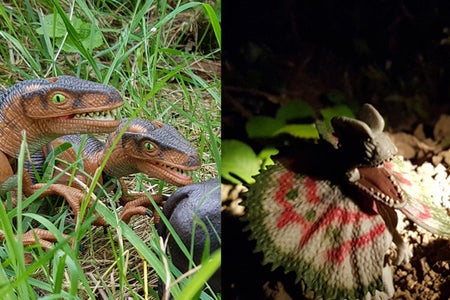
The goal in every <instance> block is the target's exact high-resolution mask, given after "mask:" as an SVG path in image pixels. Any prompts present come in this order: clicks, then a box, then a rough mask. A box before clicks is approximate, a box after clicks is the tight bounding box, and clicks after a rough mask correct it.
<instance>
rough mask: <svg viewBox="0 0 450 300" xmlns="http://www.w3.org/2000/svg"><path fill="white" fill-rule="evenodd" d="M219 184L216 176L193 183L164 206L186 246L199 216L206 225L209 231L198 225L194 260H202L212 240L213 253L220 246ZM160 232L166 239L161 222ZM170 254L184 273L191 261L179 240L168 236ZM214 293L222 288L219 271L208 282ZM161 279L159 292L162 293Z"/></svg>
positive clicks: (172, 196) (188, 246) (178, 192)
mask: <svg viewBox="0 0 450 300" xmlns="http://www.w3.org/2000/svg"><path fill="white" fill-rule="evenodd" d="M220 201H221V200H220V184H219V181H218V180H217V179H210V180H208V181H205V182H200V183H194V184H191V185H188V186H184V187H182V188H180V189H178V190H177V191H176V192H174V193H173V194H172V195H171V196H170V197H169V198H168V199H167V202H166V204H165V205H164V208H163V213H164V215H165V216H166V217H167V218H168V220H169V222H170V224H171V225H172V227H173V228H174V230H175V231H176V232H177V234H178V235H179V237H180V238H181V240H182V241H183V243H184V244H185V245H186V247H187V249H191V247H190V245H191V241H192V232H193V226H194V224H195V223H194V222H198V221H197V220H195V219H196V218H199V219H200V221H201V222H203V223H204V224H205V226H206V228H207V232H205V231H203V230H202V227H200V226H198V225H196V226H195V237H194V256H193V258H194V262H195V263H196V264H200V263H201V257H202V253H203V251H204V247H205V243H206V241H207V240H208V239H209V242H210V253H212V252H214V251H215V250H217V249H218V248H219V247H220V243H221V242H220V232H221V213H220ZM158 232H159V234H160V236H162V237H163V239H165V238H166V237H167V236H168V234H169V231H168V229H167V227H166V226H165V225H164V222H160V224H159V228H158ZM168 248H169V253H170V255H171V258H172V261H173V263H174V265H175V266H177V268H178V269H179V270H180V271H181V272H182V273H185V272H186V271H188V269H189V261H188V260H187V259H186V256H185V255H184V254H183V252H182V251H181V250H180V249H179V247H178V245H177V244H176V242H175V241H174V240H173V239H172V238H169V242H168ZM208 283H209V284H210V286H211V287H212V289H213V290H214V291H215V292H219V291H220V286H221V285H220V270H219V271H218V272H217V273H216V274H215V275H214V276H213V277H212V278H211V279H210V280H209V281H208ZM161 289H162V284H161V281H160V293H162V290H161Z"/></svg>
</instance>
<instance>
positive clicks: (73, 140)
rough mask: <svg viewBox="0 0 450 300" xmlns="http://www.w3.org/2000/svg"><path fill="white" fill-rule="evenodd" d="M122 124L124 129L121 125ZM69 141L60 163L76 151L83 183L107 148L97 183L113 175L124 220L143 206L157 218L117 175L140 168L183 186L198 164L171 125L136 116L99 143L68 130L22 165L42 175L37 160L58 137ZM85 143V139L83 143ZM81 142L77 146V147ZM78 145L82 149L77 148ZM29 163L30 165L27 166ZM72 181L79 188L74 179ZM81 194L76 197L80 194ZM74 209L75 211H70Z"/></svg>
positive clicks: (158, 199) (66, 178) (63, 179)
mask: <svg viewBox="0 0 450 300" xmlns="http://www.w3.org/2000/svg"><path fill="white" fill-rule="evenodd" d="M124 127H126V129H125V130H124ZM123 130H124V132H123V135H122V136H120V139H119V141H118V143H117V145H115V147H113V143H114V141H115V140H116V139H117V138H118V137H119V135H120V133H121V131H123ZM66 142H68V143H70V144H71V145H72V147H71V148H69V149H67V150H66V151H64V152H62V153H61V154H59V155H58V156H57V157H58V158H59V161H60V162H59V163H58V164H57V165H58V166H59V167H60V169H65V168H66V167H67V165H70V164H73V163H74V162H76V160H77V157H79V156H80V157H81V159H82V164H83V171H84V173H82V172H80V171H77V172H76V174H75V176H76V178H77V179H78V180H79V181H81V182H82V183H83V184H85V185H89V184H90V179H91V178H92V177H94V175H95V172H96V171H97V169H98V168H99V167H100V165H101V164H102V162H103V161H104V160H105V159H106V156H107V154H108V152H109V151H110V149H111V148H112V151H111V155H110V156H109V158H108V160H107V161H106V164H105V167H104V169H103V173H102V176H100V178H99V183H100V184H102V183H103V181H104V179H105V178H103V177H110V178H117V179H118V180H119V182H120V186H121V189H122V196H121V198H120V203H121V204H122V205H123V206H124V210H123V213H122V214H121V216H120V218H121V220H122V221H124V222H126V223H127V222H128V221H129V220H130V218H131V217H132V216H133V215H135V214H141V215H142V214H145V213H147V211H148V208H150V209H152V210H153V214H154V216H155V222H156V223H158V215H157V214H156V213H155V211H154V209H153V207H152V204H151V202H150V200H149V199H148V197H147V196H146V195H145V194H144V193H139V194H133V195H131V194H129V193H128V190H127V188H126V184H125V182H124V181H123V179H122V177H124V176H128V175H131V174H135V173H143V174H145V175H147V176H148V177H151V178H156V179H160V180H163V181H164V182H167V183H169V184H173V185H176V186H184V185H187V184H191V183H193V181H192V177H191V176H190V172H191V171H194V170H196V169H198V168H199V167H200V158H199V154H198V151H197V150H196V149H195V148H194V147H193V146H192V145H191V144H190V143H189V142H188V141H186V139H185V138H184V137H183V136H182V135H181V134H180V133H179V132H178V131H177V130H176V129H175V128H174V127H172V126H170V125H167V124H165V123H162V122H159V121H152V122H150V121H147V120H143V119H139V118H135V119H132V120H129V119H123V120H122V121H121V123H120V125H119V126H118V127H117V129H116V130H115V131H114V132H113V133H111V134H109V135H108V137H107V138H106V141H105V142H104V143H103V142H101V141H99V140H98V139H96V138H94V137H92V136H88V137H87V138H86V140H84V138H83V135H68V136H63V137H60V138H58V139H55V140H53V141H52V142H51V143H49V144H47V145H46V146H45V147H44V148H43V150H42V151H38V152H36V153H35V154H33V156H32V157H31V160H32V161H31V164H30V165H28V167H27V169H28V170H29V172H30V173H31V175H32V176H33V175H34V172H33V170H32V166H34V168H35V169H36V170H37V172H38V175H40V176H42V166H43V164H44V161H45V159H46V157H47V156H48V154H49V153H50V151H52V149H54V148H56V147H58V146H59V145H61V144H62V143H66ZM83 143H84V144H83ZM80 147H82V148H81V149H80ZM80 150H81V155H79V154H77V152H78V151H80ZM31 165H32V166H31ZM68 173H69V174H64V175H63V176H62V177H60V179H59V180H58V183H61V184H69V182H70V179H71V174H70V171H69V172H68ZM72 185H73V186H75V187H77V188H79V189H83V187H81V186H80V185H79V184H77V181H74V182H73V183H72ZM152 198H153V199H154V200H155V202H156V203H157V204H158V205H162V204H163V199H162V195H158V194H155V195H152ZM80 200H81V199H80ZM74 213H75V214H77V213H78V211H74ZM93 224H94V225H101V226H106V225H107V223H106V222H105V221H104V220H103V219H102V218H98V219H97V220H96V221H94V223H93Z"/></svg>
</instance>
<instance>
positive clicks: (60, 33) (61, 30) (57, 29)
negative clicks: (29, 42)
mask: <svg viewBox="0 0 450 300" xmlns="http://www.w3.org/2000/svg"><path fill="white" fill-rule="evenodd" d="M43 21H44V24H42V26H41V27H39V28H37V29H36V32H37V34H40V35H43V34H44V28H43V27H45V31H46V32H47V33H48V34H49V35H50V37H52V38H58V37H59V38H62V37H64V35H65V34H66V33H67V29H66V26H64V21H63V20H62V18H61V17H60V16H59V15H56V18H55V14H49V15H46V16H45V17H44V20H43ZM83 23H84V22H83V21H82V20H81V19H79V18H77V17H75V16H73V17H72V20H71V24H72V26H73V27H74V28H75V29H76V30H77V31H78V32H79V31H80V29H81V26H82V25H83Z"/></svg>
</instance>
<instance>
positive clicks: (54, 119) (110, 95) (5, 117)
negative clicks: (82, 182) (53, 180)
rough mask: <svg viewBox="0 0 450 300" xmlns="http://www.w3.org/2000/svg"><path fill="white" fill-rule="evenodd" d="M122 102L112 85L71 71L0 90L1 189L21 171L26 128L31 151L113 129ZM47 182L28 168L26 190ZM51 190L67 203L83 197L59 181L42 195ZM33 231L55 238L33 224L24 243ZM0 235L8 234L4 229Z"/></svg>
mask: <svg viewBox="0 0 450 300" xmlns="http://www.w3.org/2000/svg"><path fill="white" fill-rule="evenodd" d="M122 105H123V101H122V97H121V95H120V94H119V93H118V91H117V90H116V89H114V88H113V87H110V86H107V85H104V84H99V83H94V82H91V81H86V80H82V79H79V78H75V77H71V76H59V77H52V78H47V79H33V80H27V81H22V82H18V83H16V84H14V85H13V86H11V87H10V88H9V89H8V90H6V91H5V92H4V93H2V94H1V95H0V136H1V139H2V143H1V144H0V184H1V185H2V186H1V189H2V190H9V189H10V186H9V185H10V183H11V181H12V180H11V178H12V176H14V174H15V172H16V171H17V170H16V169H17V157H18V155H19V150H20V143H21V133H22V131H26V136H27V143H28V149H29V151H30V152H31V153H33V152H35V151H37V150H39V149H41V148H42V147H43V146H44V145H46V144H47V143H49V142H50V141H51V140H53V139H55V138H56V137H58V136H62V135H66V134H72V133H88V132H89V133H103V132H104V133H108V132H112V131H113V130H114V129H116V128H117V126H118V125H119V123H120V122H119V121H118V120H116V116H117V115H118V109H119V108H120V107H121V106H122ZM7 181H8V182H7ZM43 186H45V185H44V184H35V185H33V184H31V180H30V178H29V176H27V173H26V172H24V187H23V192H24V194H25V195H26V196H29V195H31V194H33V193H34V192H36V191H37V190H39V189H40V188H41V187H43ZM52 194H57V195H61V196H63V197H64V198H66V199H67V200H68V201H69V203H76V202H79V201H80V200H79V199H82V198H83V197H84V194H83V193H82V192H81V191H79V190H76V189H74V188H69V187H67V186H64V185H61V184H53V185H50V186H48V188H47V190H46V191H45V192H44V193H43V196H44V195H52ZM35 235H36V236H37V242H39V243H40V244H41V245H42V246H43V247H49V246H50V245H51V241H55V237H54V236H53V235H52V234H51V233H50V232H49V231H46V230H42V229H35V230H31V231H28V232H27V233H25V234H24V235H23V243H24V244H25V245H26V244H34V243H36V239H35ZM0 239H4V235H3V234H0Z"/></svg>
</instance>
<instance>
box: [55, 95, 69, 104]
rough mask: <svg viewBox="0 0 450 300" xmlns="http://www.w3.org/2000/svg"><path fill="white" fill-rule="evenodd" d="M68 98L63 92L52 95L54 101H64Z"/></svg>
mask: <svg viewBox="0 0 450 300" xmlns="http://www.w3.org/2000/svg"><path fill="white" fill-rule="evenodd" d="M64 100H66V96H64V95H62V94H54V95H53V97H52V101H53V103H63V102H64Z"/></svg>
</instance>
